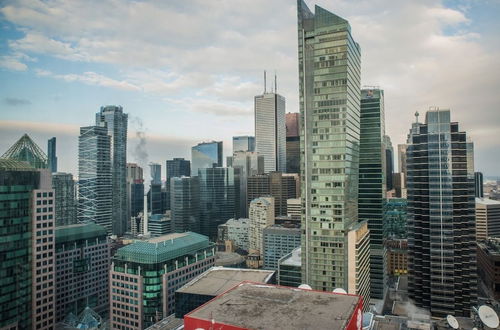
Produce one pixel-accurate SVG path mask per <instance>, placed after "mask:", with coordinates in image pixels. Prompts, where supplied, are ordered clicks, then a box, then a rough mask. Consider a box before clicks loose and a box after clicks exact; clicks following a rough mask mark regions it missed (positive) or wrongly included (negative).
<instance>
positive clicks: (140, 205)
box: [127, 163, 144, 221]
mask: <svg viewBox="0 0 500 330" xmlns="http://www.w3.org/2000/svg"><path fill="white" fill-rule="evenodd" d="M140 212H144V177H143V170H142V167H140V166H139V165H137V164H135V163H127V218H128V219H129V221H130V218H131V217H136V216H137V215H138V214H139V213H140Z"/></svg>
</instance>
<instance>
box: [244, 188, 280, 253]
mask: <svg viewBox="0 0 500 330" xmlns="http://www.w3.org/2000/svg"><path fill="white" fill-rule="evenodd" d="M248 213H249V218H250V225H249V232H248V251H249V252H250V253H255V254H258V255H260V256H261V257H262V255H263V253H264V250H263V243H264V240H263V231H264V228H266V227H267V226H269V225H272V224H274V198H273V197H259V198H256V199H254V200H253V201H252V202H250V208H249V211H248Z"/></svg>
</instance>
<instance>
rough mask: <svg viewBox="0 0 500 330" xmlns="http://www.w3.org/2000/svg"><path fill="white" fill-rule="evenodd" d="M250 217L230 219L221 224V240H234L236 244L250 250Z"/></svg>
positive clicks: (219, 235)
mask: <svg viewBox="0 0 500 330" xmlns="http://www.w3.org/2000/svg"><path fill="white" fill-rule="evenodd" d="M249 228H250V219H244V218H242V219H229V220H227V221H226V223H224V224H222V225H219V230H218V232H219V234H218V235H217V237H218V239H219V241H222V242H224V241H226V240H229V241H233V243H234V245H235V246H236V247H238V248H240V249H242V250H245V251H248V232H249Z"/></svg>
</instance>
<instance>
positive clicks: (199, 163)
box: [191, 141, 224, 176]
mask: <svg viewBox="0 0 500 330" xmlns="http://www.w3.org/2000/svg"><path fill="white" fill-rule="evenodd" d="M222 159H223V158H222V141H212V142H202V143H198V144H197V145H195V146H194V147H192V148H191V176H198V169H200V168H212V167H222V166H224V165H223V164H222Z"/></svg>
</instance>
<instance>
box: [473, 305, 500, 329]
mask: <svg viewBox="0 0 500 330" xmlns="http://www.w3.org/2000/svg"><path fill="white" fill-rule="evenodd" d="M477 314H478V315H479V318H480V319H481V322H483V324H484V325H485V326H487V327H488V328H492V329H496V328H497V327H498V326H499V325H500V320H499V319H498V315H497V313H496V312H495V311H494V310H493V308H491V307H490V306H486V305H483V306H481V307H479V309H478V311H477Z"/></svg>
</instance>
